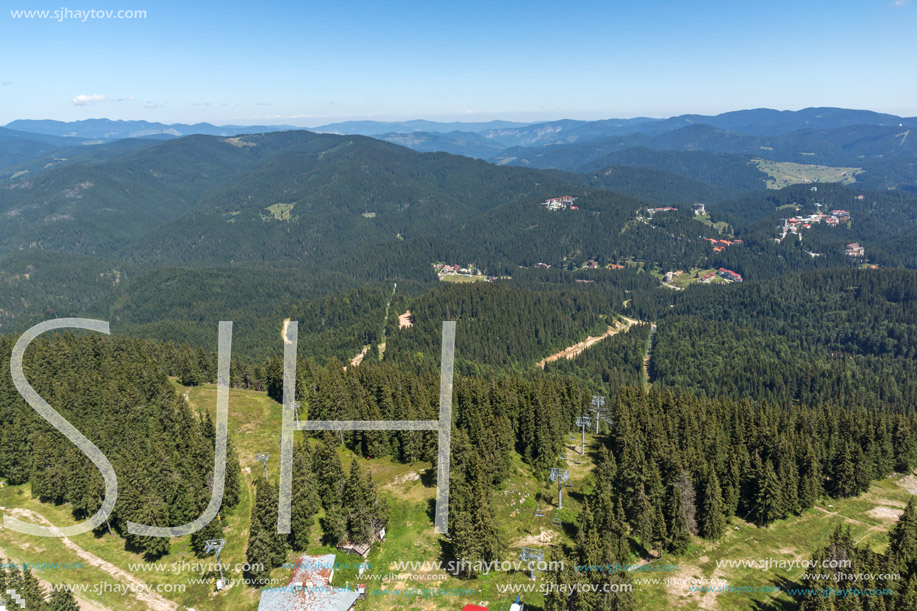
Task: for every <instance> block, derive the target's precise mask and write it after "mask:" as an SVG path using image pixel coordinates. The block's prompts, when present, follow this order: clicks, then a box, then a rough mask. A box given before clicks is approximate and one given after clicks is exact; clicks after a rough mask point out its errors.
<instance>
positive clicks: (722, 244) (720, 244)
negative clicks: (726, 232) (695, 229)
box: [702, 204, 742, 252]
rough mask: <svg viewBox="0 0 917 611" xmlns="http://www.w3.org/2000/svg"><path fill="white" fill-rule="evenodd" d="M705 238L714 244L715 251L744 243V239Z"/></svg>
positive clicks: (721, 250)
mask: <svg viewBox="0 0 917 611" xmlns="http://www.w3.org/2000/svg"><path fill="white" fill-rule="evenodd" d="M702 205H703V204H702ZM704 239H705V240H707V241H708V242H710V245H711V246H713V252H723V251H724V250H726V247H727V246H732V245H733V244H741V243H742V240H714V239H713V238H704Z"/></svg>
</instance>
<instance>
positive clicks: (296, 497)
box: [289, 441, 319, 551]
mask: <svg viewBox="0 0 917 611" xmlns="http://www.w3.org/2000/svg"><path fill="white" fill-rule="evenodd" d="M316 488H317V484H316V478H315V474H314V473H313V472H312V460H311V456H310V454H309V445H308V444H307V443H305V442H302V441H300V442H299V443H297V444H296V446H295V447H294V448H293V493H292V498H291V499H290V536H289V539H290V545H291V546H292V548H293V549H294V550H297V551H304V550H305V549H306V548H307V547H308V545H309V538H310V536H311V534H312V524H313V523H314V522H315V513H316V511H318V508H319V500H318V493H317V491H316Z"/></svg>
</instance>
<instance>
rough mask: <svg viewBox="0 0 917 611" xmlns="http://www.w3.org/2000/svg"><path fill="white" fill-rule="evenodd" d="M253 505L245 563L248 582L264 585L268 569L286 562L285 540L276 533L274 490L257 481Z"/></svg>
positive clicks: (275, 491) (266, 484)
mask: <svg viewBox="0 0 917 611" xmlns="http://www.w3.org/2000/svg"><path fill="white" fill-rule="evenodd" d="M256 482H257V484H256V488H257V489H256V491H255V503H254V508H253V509H252V523H251V528H250V530H249V534H248V549H246V552H245V561H246V562H247V563H248V564H249V566H250V570H249V573H248V579H250V580H251V581H250V583H251V584H252V585H254V586H257V585H263V584H264V583H265V580H266V579H267V578H268V576H269V574H270V572H271V570H273V569H275V568H277V567H279V566H280V565H281V564H283V562H284V561H285V560H286V554H287V548H286V538H285V537H283V536H282V535H280V534H278V533H277V508H278V506H277V503H278V498H277V490H276V489H275V488H274V487H273V486H272V485H271V484H270V483H269V482H266V481H264V480H262V479H257V480H256Z"/></svg>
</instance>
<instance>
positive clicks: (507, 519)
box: [0, 382, 909, 611]
mask: <svg viewBox="0 0 917 611" xmlns="http://www.w3.org/2000/svg"><path fill="white" fill-rule="evenodd" d="M173 384H175V387H176V390H177V391H178V392H179V393H181V394H186V395H187V397H188V401H189V404H190V405H191V406H192V408H194V409H195V410H206V411H208V412H210V413H211V414H213V412H214V410H215V406H216V388H215V387H214V386H209V385H208V386H203V387H195V388H186V387H183V386H180V385H178V384H177V383H174V382H173ZM280 426H281V411H280V406H279V405H278V404H277V403H275V402H274V401H272V400H271V399H269V398H268V397H267V396H266V395H265V394H264V393H259V392H254V391H242V390H233V391H231V393H230V405H229V431H230V436H231V439H232V441H233V444H234V446H235V448H236V451H237V452H238V454H239V459H240V462H241V464H242V468H243V478H244V484H245V485H244V486H243V495H242V500H241V502H240V504H239V506H238V507H236V508H235V509H234V510H233V511H232V513H231V514H230V515H224V516H222V518H223V520H224V521H225V525H226V528H225V536H226V540H227V545H226V548H225V549H224V551H223V560H224V563H227V564H229V565H235V564H236V563H243V562H244V559H245V547H246V545H247V539H248V524H249V515H250V508H251V490H252V482H253V481H254V478H257V477H263V473H262V471H261V465H260V464H259V463H256V462H255V459H254V456H255V454H256V453H257V452H263V451H269V452H271V453H272V456H271V459H270V460H269V461H268V476H269V477H270V478H271V479H272V481H276V479H277V473H278V467H279V460H278V458H279V457H278V453H279V445H280ZM568 437H573V439H572V440H571V439H569V438H568ZM568 437H565V441H564V445H565V450H564V454H565V455H566V457H567V460H566V461H558V464H559V466H561V467H564V466H565V467H566V468H568V469H569V471H570V475H571V484H572V486H571V487H569V488H564V498H563V509H562V510H560V509H558V507H557V505H558V503H557V484H556V483H554V482H549V481H547V478H546V477H544V476H541V477H539V476H537V475H536V474H535V473H534V472H533V471H532V468H531V467H530V466H529V465H527V464H525V463H523V462H522V460H521V458H520V457H519V456H518V455H515V454H513V456H512V463H511V468H510V475H509V477H508V478H507V480H506V481H505V483H504V484H503V485H502V487H501V488H500V489H499V490H496V491H495V492H494V495H493V497H492V505H493V510H494V515H495V519H496V522H497V525H498V528H499V530H500V537H501V540H502V543H503V548H504V552H503V554H502V556H501V559H502V560H508V561H513V560H517V559H518V557H519V549H520V548H521V547H523V546H525V547H535V548H542V549H546V550H549V549H550V546H552V545H558V544H564V545H568V546H570V545H572V544H573V542H574V538H575V535H576V528H575V523H576V519H577V516H578V514H579V512H580V510H581V507H582V500H583V495H585V494H588V493H589V491H590V490H591V489H592V487H593V479H592V478H593V476H592V470H593V467H594V462H593V460H594V456H593V453H592V452H594V450H595V448H596V447H597V442H598V441H599V440H600V439H601V438H602V436H601V435H600V436H596V435H594V430H593V432H587V435H586V449H587V452H586V455H585V456H581V455H580V435H579V432H578V431H577V432H576V433H573V434H571V435H569V436H568ZM339 454H340V456H341V459H342V462H343V463H344V467H345V470H346V469H347V468H348V467H349V465H350V463H351V461H352V460H354V456H353V454H352V453H351V452H350V451H348V450H346V449H344V448H343V447H340V448H339ZM577 463H579V464H577ZM366 464H367V465H368V468H369V470H370V472H371V473H372V477H373V479H374V481H375V482H376V485H377V487H378V490H379V493H380V495H381V496H382V497H383V498H385V499H386V500H387V501H388V502H389V505H390V507H391V509H392V512H391V519H390V522H389V529H388V533H387V538H386V541H385V543H383V544H382V545H376V546H374V548H373V550H372V552H371V553H370V557H369V559H368V560H369V562H370V563H371V569H370V571H369V573H368V574H364V575H363V576H362V577H359V578H358V576H357V570H356V568H350V569H339V570H337V571H336V572H335V581H334V585H337V586H343V585H345V584H349V585H351V586H352V585H353V584H355V583H357V582H358V581H360V582H361V583H362V582H366V583H367V584H368V587H369V588H370V589H372V588H381V589H386V590H393V589H397V588H411V587H413V588H417V589H422V588H431V587H436V588H446V589H453V590H456V589H462V590H467V593H466V594H464V595H446V596H430V597H423V596H415V597H406V596H380V595H377V596H375V597H372V598H370V599H369V600H367V601H364V602H361V603H359V605H358V609H374V610H375V609H379V610H389V609H415V610H439V609H443V610H445V609H457V608H459V609H460V608H462V606H464V605H465V604H469V603H473V604H482V605H484V606H490V608H491V609H503V608H507V607H508V604H509V602H511V600H512V599H514V598H515V596H511V595H509V594H505V595H503V596H502V597H501V596H500V594H499V593H498V591H497V585H498V584H505V583H515V584H522V583H530V581H529V577H528V576H527V575H526V574H524V573H522V572H518V573H514V572H508V573H507V572H493V573H490V574H489V575H482V576H480V577H479V578H477V579H474V580H461V579H457V578H456V577H454V576H452V575H448V574H446V571H445V569H439V570H433V569H430V570H426V571H413V572H410V573H409V572H404V573H401V574H395V575H392V573H396V571H395V568H394V566H393V563H394V562H396V561H417V562H423V561H437V560H441V561H446V560H447V558H448V555H447V546H448V542H447V540H446V539H445V538H443V537H440V536H438V535H436V534H434V532H433V515H432V511H433V504H434V499H435V493H436V477H435V467H434V465H431V464H429V463H426V462H418V463H415V464H413V465H404V464H399V463H396V462H394V461H392V460H391V459H372V460H369V461H367V462H366ZM908 498H909V492H908V491H907V490H905V489H904V487H903V486H902V482H901V478H890V479H887V480H883V481H880V482H877V483H874V484H873V485H872V486H871V487H870V490H869V491H868V492H867V493H866V494H864V495H862V496H860V497H857V498H853V499H844V500H838V501H835V500H827V499H826V500H822V501H821V502H820V503H819V504H818V505H817V507H816V508H813V509H810V510H807V511H806V512H804V513H803V515H801V516H798V517H794V518H791V519H788V520H782V521H780V522H777V523H775V524H773V525H771V526H770V527H768V528H758V527H755V526H754V525H751V524H749V523H746V522H744V521H742V520H739V519H736V518H733V519H732V521H731V523H730V525H729V530H728V531H727V533H726V535H725V536H724V537H723V539H721V540H720V541H718V542H707V541H704V540H701V539H695V540H694V542H693V544H692V546H691V547H690V549H689V550H688V552H687V553H686V554H684V555H682V556H663V557H662V558H661V559H659V560H658V561H657V562H659V563H665V564H675V565H678V567H679V571H678V572H675V573H664V574H663V573H638V574H635V575H634V577H635V579H640V578H659V579H661V578H664V577H679V578H682V579H685V578H689V577H706V578H721V579H724V580H726V582H727V583H728V584H729V585H732V586H773V585H779V586H781V587H783V588H785V587H787V585H788V583H787V580H789V582H793V581H796V580H798V579H799V578H800V576H801V575H802V573H803V572H804V569H802V568H798V569H794V570H791V571H787V570H783V569H775V568H771V569H770V570H768V571H763V570H759V569H756V568H748V567H743V568H736V567H718V566H717V561H722V560H753V561H754V560H759V559H767V558H774V559H782V560H792V559H799V560H805V559H808V558H809V557H810V556H811V553H812V551H813V550H814V549H815V548H816V547H818V546H820V545H822V544H823V543H824V542H825V541H826V540H827V538H828V536H829V535H830V534H831V532H832V531H833V530H834V528H835V527H836V526H837V525H838V524H845V525H850V527H851V530H852V532H853V534H854V538H856V539H861V540H862V541H865V542H866V543H868V544H869V545H870V546H871V547H872V548H873V549H875V550H877V551H881V550H883V549H884V548H885V547H886V546H887V544H888V536H887V532H888V530H889V528H890V527H891V526H892V525H893V523H894V520H895V515H896V512H898V511H900V509H901V508H902V507H903V506H904V504H905V503H906V502H907V499H908ZM0 506H2V507H6V508H13V507H21V508H25V509H30V510H33V511H36V512H38V513H40V514H41V515H43V516H45V517H46V518H47V519H49V520H50V521H52V522H53V523H55V524H58V525H69V524H73V523H74V520H73V518H72V516H71V515H70V510H69V508H68V507H67V506H54V505H50V504H46V503H40V502H39V501H37V500H35V499H33V498H32V497H31V494H30V491H29V487H28V486H6V487H4V488H2V489H0ZM536 508H538V510H539V511H538V512H539V513H544V514H545V515H544V516H536V515H535V513H536ZM555 518H557V519H559V520H560V522H561V524H559V525H558V524H554V523H553V519H555ZM320 534H321V533H320V529H319V528H318V527H317V526H316V528H315V531H314V537H313V542H314V547H312V548H311V549H310V550H309V553H310V554H319V553H335V554H336V555H337V561H338V562H341V563H352V562H355V561H358V558H357V557H356V556H349V555H347V554H343V553H340V552H337V551H336V550H334V549H333V548H328V547H325V546H322V545H321V544H320V542H319V538H320ZM189 539H190V538H189V537H183V538H180V539H173V540H172V551H171V553H170V554H169V555H168V556H165V557H164V558H162V559H160V560H159V561H158V562H159V563H160V564H164V565H169V566H170V565H172V563H180V562H187V563H201V562H209V561H210V560H212V558H208V559H205V560H203V561H202V560H200V559H197V558H195V557H194V556H193V554H192V553H191V552H190V550H189ZM72 540H73V542H74V543H76V544H77V545H79V546H80V547H82V548H83V549H85V550H86V551H88V552H90V553H92V554H95V555H96V556H98V557H100V558H102V559H103V560H106V561H108V562H111V563H112V564H114V565H116V566H117V567H120V568H122V569H124V570H125V571H128V572H129V573H131V574H132V575H134V576H135V577H136V578H138V579H140V580H142V581H144V582H145V583H148V584H151V585H153V586H154V588H155V586H156V585H157V584H175V585H178V584H181V585H185V586H186V588H187V589H186V591H185V592H182V593H172V594H163V596H164V597H166V598H168V599H170V600H174V601H175V602H176V603H177V604H178V605H179V608H193V609H198V610H199V611H200V610H204V609H225V610H236V609H241V610H245V609H248V610H254V609H256V608H257V606H258V599H259V596H260V594H259V592H258V590H255V589H253V588H250V587H248V586H246V585H244V584H242V583H236V584H234V585H232V586H231V587H229V588H228V589H225V590H224V591H222V592H220V593H216V592H214V589H213V585H211V584H209V583H206V584H189V583H188V580H189V579H191V578H195V577H200V576H201V575H200V574H198V573H195V572H194V571H192V570H186V571H185V572H179V573H176V572H172V571H163V572H144V571H141V570H139V569H136V570H133V571H132V570H130V569H129V564H132V563H137V564H139V563H142V562H144V559H143V557H142V556H140V555H138V554H135V553H133V552H130V551H128V550H126V549H125V548H124V542H123V540H122V539H121V538H120V537H116V536H110V535H107V534H106V535H103V536H99V537H96V536H95V535H93V534H87V535H80V536H78V537H73V538H72ZM634 549H635V550H636V549H639V548H638V546H636V545H635V546H634ZM0 550H2V552H3V554H4V555H5V556H6V557H9V558H10V559H11V560H13V561H15V562H35V563H38V562H45V563H60V564H65V563H79V562H83V563H84V568H82V569H68V570H46V571H36V576H37V577H38V578H40V579H42V580H44V581H46V582H50V583H73V584H95V583H117V580H115V579H114V578H112V577H111V576H110V575H108V574H107V573H105V572H104V571H103V570H102V569H100V568H96V567H93V566H90V565H89V564H87V563H86V562H85V561H83V560H82V559H81V558H80V557H79V556H77V555H76V554H75V553H74V552H73V551H71V550H69V549H68V548H66V547H65V546H64V545H63V544H62V542H61V541H60V540H58V539H45V538H41V539H39V538H35V537H30V536H27V535H20V534H18V533H15V532H12V531H9V530H7V529H0ZM295 557H296V556H295V555H294V554H291V555H290V558H289V560H290V561H294V560H295ZM546 559H548V560H550V552H549V553H548V555H547V556H546ZM639 560H640V558H639V556H637V555H636V554H635V555H634V556H633V557H632V558H631V560H630V563H631V564H635V563H636V562H637V561H639ZM289 574H290V572H289V570H288V569H282V568H281V569H276V570H275V571H274V572H273V573H272V575H271V577H272V578H273V579H276V580H277V581H278V582H280V583H284V584H285V583H286V581H287V579H288V578H289ZM207 577H209V575H208V576H207ZM230 577H232V578H234V579H239V578H241V577H242V575H241V574H240V572H232V573H231V574H230ZM543 578H544V576H543V575H539V577H538V583H541V582H542V580H543ZM790 587H792V586H790ZM82 596H83V598H84V599H86V600H88V601H90V602H92V603H93V604H96V605H97V606H98V607H101V608H105V609H110V610H120V609H126V610H128V611H133V610H137V611H140V610H141V609H144V608H145V606H144V605H143V604H142V603H141V602H140V601H138V600H137V599H136V598H135V597H134V596H133V595H127V596H122V595H120V594H117V593H112V592H108V593H93V592H87V593H85V594H84V595H82ZM633 597H634V602H635V609H665V608H683V609H721V610H732V609H736V610H739V609H750V608H765V607H766V606H768V605H771V604H775V605H778V606H779V605H788V604H789V603H790V602H791V601H790V599H789V597H788V596H787V595H786V594H785V593H779V594H776V595H772V594H764V593H758V594H755V593H740V594H734V593H728V594H712V593H708V594H706V595H705V596H704V597H703V598H702V597H701V595H700V594H696V593H691V592H689V591H688V588H687V586H674V585H668V586H667V585H664V584H646V583H642V584H635V585H634V592H633ZM525 602H526V603H527V604H528V605H532V606H533V607H535V608H537V606H538V605H540V604H541V602H542V600H541V595H540V594H537V593H535V594H531V595H528V596H527V597H525Z"/></svg>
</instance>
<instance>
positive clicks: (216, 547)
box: [204, 539, 226, 592]
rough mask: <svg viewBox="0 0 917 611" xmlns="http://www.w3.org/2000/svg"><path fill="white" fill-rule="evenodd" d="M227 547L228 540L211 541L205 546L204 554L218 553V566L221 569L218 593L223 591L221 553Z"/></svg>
mask: <svg viewBox="0 0 917 611" xmlns="http://www.w3.org/2000/svg"><path fill="white" fill-rule="evenodd" d="M225 546H226V539H209V540H208V541H206V543H205V545H204V553H205V554H209V553H210V552H216V555H217V566H218V567H220V580H219V581H218V582H217V592H219V591H220V590H221V589H223V584H224V583H225V582H224V581H223V564H222V563H221V562H220V552H221V551H223V548H224V547H225Z"/></svg>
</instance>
